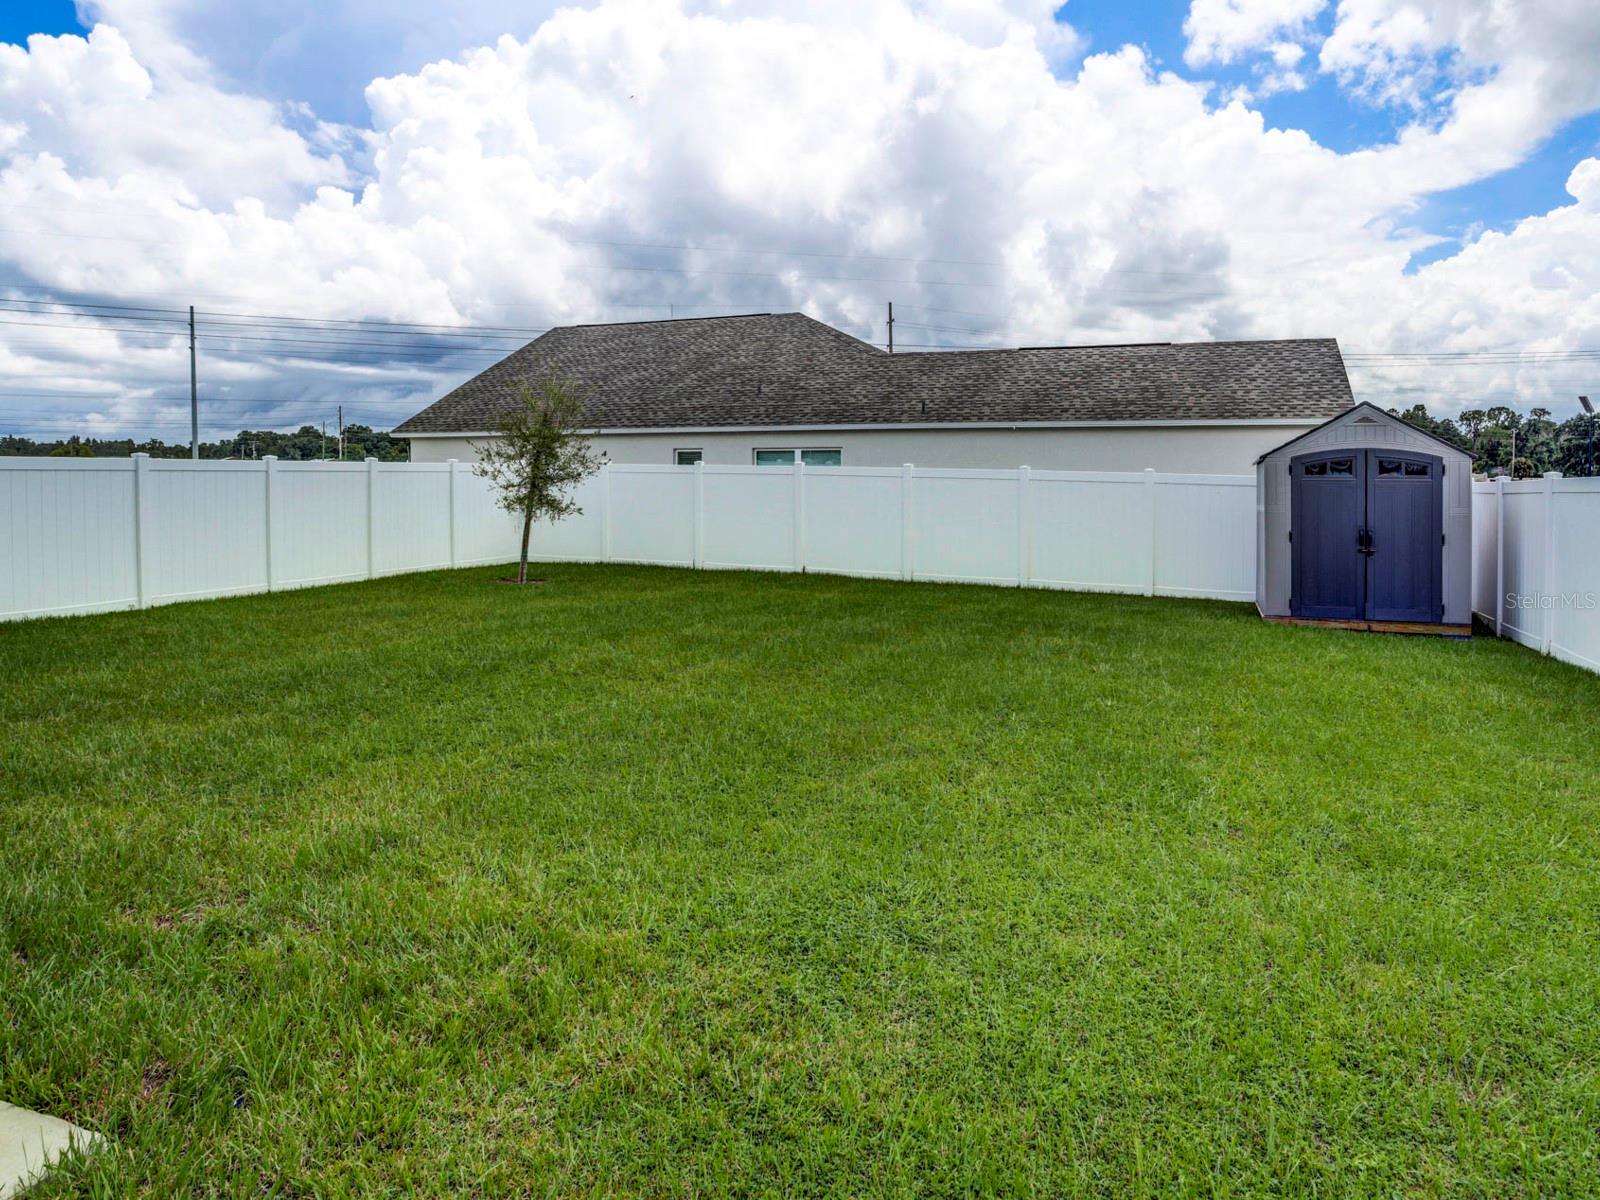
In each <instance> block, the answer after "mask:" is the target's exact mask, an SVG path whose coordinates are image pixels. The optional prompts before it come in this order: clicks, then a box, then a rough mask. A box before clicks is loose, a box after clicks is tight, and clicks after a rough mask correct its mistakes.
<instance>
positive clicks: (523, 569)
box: [517, 511, 533, 583]
mask: <svg viewBox="0 0 1600 1200" xmlns="http://www.w3.org/2000/svg"><path fill="white" fill-rule="evenodd" d="M532 532H533V513H532V512H531V511H530V512H524V513H523V514H522V561H521V562H520V563H518V564H517V582H518V583H527V582H528V535H529V534H530V533H532Z"/></svg>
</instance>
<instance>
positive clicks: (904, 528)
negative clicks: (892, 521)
mask: <svg viewBox="0 0 1600 1200" xmlns="http://www.w3.org/2000/svg"><path fill="white" fill-rule="evenodd" d="M915 470H916V468H915V467H913V466H912V465H911V464H910V463H905V464H904V465H902V466H901V468H900V578H901V579H905V580H912V579H915V578H916V577H917V564H916V562H915V560H914V559H913V557H912V555H913V554H914V552H915V550H916V545H917V536H916V528H915V518H914V517H913V516H912V512H911V500H912V476H913V473H914V472H915Z"/></svg>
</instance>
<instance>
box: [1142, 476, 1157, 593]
mask: <svg viewBox="0 0 1600 1200" xmlns="http://www.w3.org/2000/svg"><path fill="white" fill-rule="evenodd" d="M1144 494H1145V499H1146V500H1147V501H1148V502H1149V505H1150V578H1149V580H1148V582H1146V583H1145V585H1144V594H1145V595H1146V596H1154V595H1155V594H1156V531H1157V525H1158V524H1159V522H1158V521H1157V520H1156V469H1155V468H1154V467H1146V468H1145V469H1144Z"/></svg>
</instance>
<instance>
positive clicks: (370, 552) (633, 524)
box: [0, 455, 1255, 618]
mask: <svg viewBox="0 0 1600 1200" xmlns="http://www.w3.org/2000/svg"><path fill="white" fill-rule="evenodd" d="M577 500H578V502H579V504H580V505H581V506H582V507H583V512H582V514H581V515H578V516H574V517H571V518H568V519H567V520H564V521H561V522H559V523H557V524H555V525H542V526H540V527H539V528H538V529H536V531H535V533H534V540H533V557H535V558H538V559H542V560H546V561H582V562H636V563H660V564H665V565H671V566H682V567H705V568H745V569H756V570H774V571H795V570H807V571H822V572H829V573H836V574H846V575H865V576H877V577H882V578H892V579H918V580H944V581H952V582H970V583H991V584H1009V585H1012V586H1026V587H1053V588H1069V589H1075V590H1085V591H1112V592H1131V593H1136V594H1143V595H1159V596H1201V597H1212V598H1216V599H1222V600H1250V599H1253V598H1254V596H1255V479H1254V478H1253V477H1250V476H1234V475H1161V474H1157V473H1156V472H1154V471H1142V472H1133V473H1117V474H1112V473H1100V472H1065V471H1030V470H1029V469H1028V468H1026V467H1024V468H1022V469H1020V470H1009V471H969V470H935V469H914V468H912V467H909V466H907V467H899V468H892V467H891V468H876V467H810V468H808V467H805V466H804V465H800V464H797V465H796V466H795V467H793V468H791V469H785V468H781V467H753V466H752V467H720V466H705V465H698V466H695V467H692V468H691V467H669V466H643V465H624V464H620V463H613V464H609V465H607V466H605V467H602V468H601V470H600V472H599V473H598V474H597V475H595V476H594V477H592V478H591V479H589V480H588V481H586V482H585V483H584V484H583V485H582V486H581V487H580V488H579V489H578V494H577ZM517 534H518V529H517V525H516V522H515V521H514V520H512V519H511V518H509V517H507V516H506V515H505V514H504V513H503V512H501V511H499V510H498V509H497V508H496V507H495V506H494V503H493V497H492V494H491V492H490V490H489V487H488V485H487V484H486V483H485V482H484V481H483V480H481V479H479V478H478V477H477V476H476V475H475V474H474V473H473V472H472V468H471V466H470V465H469V464H465V463H379V462H375V461H372V460H368V461H367V462H365V463H321V462H310V463H291V462H278V461H275V460H272V459H264V460H261V461H259V462H228V461H201V462H192V461H190V460H187V459H151V458H147V457H145V456H143V455H135V456H134V457H133V458H132V459H131V460H130V459H41V458H31V459H25V458H0V618H7V617H31V616H43V615H47V614H61V613H87V612H99V611H103V610H107V609H117V608H135V607H145V606H147V605H151V604H164V603H168V602H171V601H176V600H189V599H199V598H201V597H209V596H228V595H235V594H239V593H244V592H259V591H267V590H276V589H279V588H289V587H306V586H310V585H313V584H319V583H335V582H339V581H342V580H350V579H365V578H370V577H372V576H376V575H387V574H393V573H397V572H401V571H423V570H430V569H433V568H437V567H450V566H468V565H471V564H475V563H488V562H505V561H508V560H514V559H515V558H516V555H517Z"/></svg>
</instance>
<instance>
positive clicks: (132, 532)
mask: <svg viewBox="0 0 1600 1200" xmlns="http://www.w3.org/2000/svg"><path fill="white" fill-rule="evenodd" d="M60 462H61V460H60V459H54V458H10V459H7V458H0V615H3V616H7V617H39V616H48V615H51V614H67V613H89V612H103V611H105V610H106V609H113V608H131V607H133V606H134V605H135V604H137V603H138V602H139V578H138V561H137V557H136V548H135V539H136V538H137V536H138V530H137V528H136V526H135V523H134V487H135V480H134V472H133V462H132V461H131V460H129V459H103V460H102V459H83V460H80V463H81V466H80V467H79V468H78V469H75V470H62V469H61V468H60Z"/></svg>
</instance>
